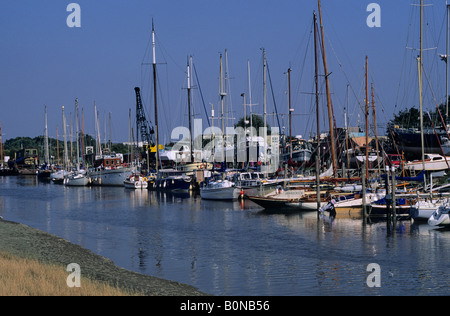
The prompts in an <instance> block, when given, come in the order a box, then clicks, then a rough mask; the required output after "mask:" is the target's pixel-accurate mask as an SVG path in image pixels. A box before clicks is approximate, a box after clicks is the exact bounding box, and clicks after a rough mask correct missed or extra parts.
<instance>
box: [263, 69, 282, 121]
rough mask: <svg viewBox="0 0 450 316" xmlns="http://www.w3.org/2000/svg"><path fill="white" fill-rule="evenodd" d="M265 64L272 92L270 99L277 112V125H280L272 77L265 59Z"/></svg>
mask: <svg viewBox="0 0 450 316" xmlns="http://www.w3.org/2000/svg"><path fill="white" fill-rule="evenodd" d="M266 66H267V74H268V75H269V83H270V90H271V92H272V100H273V105H274V107H275V113H277V122H278V126H279V127H280V126H281V125H280V119H279V117H278V109H277V103H276V102H275V95H274V93H273V85H272V78H271V76H270V70H269V63H268V62H267V61H266Z"/></svg>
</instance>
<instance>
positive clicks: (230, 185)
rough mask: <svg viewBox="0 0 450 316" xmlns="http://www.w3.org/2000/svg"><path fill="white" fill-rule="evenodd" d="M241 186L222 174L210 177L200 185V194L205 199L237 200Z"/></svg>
mask: <svg viewBox="0 0 450 316" xmlns="http://www.w3.org/2000/svg"><path fill="white" fill-rule="evenodd" d="M240 191H241V190H240V188H238V187H236V185H235V183H234V182H233V181H231V180H230V179H229V178H226V177H222V175H221V174H219V175H216V176H214V177H212V178H211V179H208V180H207V181H205V182H203V183H201V185H200V196H201V198H202V199H204V200H231V201H232V200H237V199H238V198H239V194H240Z"/></svg>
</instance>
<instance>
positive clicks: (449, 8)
mask: <svg viewBox="0 0 450 316" xmlns="http://www.w3.org/2000/svg"><path fill="white" fill-rule="evenodd" d="M445 5H446V7H447V36H446V45H445V46H446V53H445V56H446V57H445V58H446V59H445V104H446V107H445V117H446V119H447V120H448V63H449V60H448V59H449V56H448V54H449V39H448V36H449V28H450V4H448V3H447V0H446V1H445ZM446 124H447V122H446Z"/></svg>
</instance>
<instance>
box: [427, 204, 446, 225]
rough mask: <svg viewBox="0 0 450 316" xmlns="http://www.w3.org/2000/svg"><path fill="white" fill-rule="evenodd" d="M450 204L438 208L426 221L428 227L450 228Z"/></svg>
mask: <svg viewBox="0 0 450 316" xmlns="http://www.w3.org/2000/svg"><path fill="white" fill-rule="evenodd" d="M449 212H450V204H449V203H448V202H446V203H444V204H442V205H441V206H439V208H438V209H437V210H436V211H435V212H434V213H433V215H431V216H430V218H429V219H428V225H430V226H434V227H449V226H450V216H449Z"/></svg>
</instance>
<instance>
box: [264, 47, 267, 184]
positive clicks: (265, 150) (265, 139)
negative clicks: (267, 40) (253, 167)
mask: <svg viewBox="0 0 450 316" xmlns="http://www.w3.org/2000/svg"><path fill="white" fill-rule="evenodd" d="M266 66H267V64H266V50H265V49H263V107H264V163H265V164H267V87H266V86H267V85H266ZM264 169H265V175H266V177H267V165H266V167H265V168H264Z"/></svg>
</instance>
